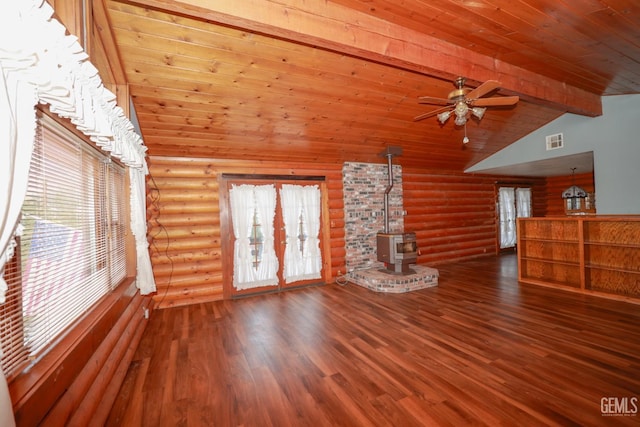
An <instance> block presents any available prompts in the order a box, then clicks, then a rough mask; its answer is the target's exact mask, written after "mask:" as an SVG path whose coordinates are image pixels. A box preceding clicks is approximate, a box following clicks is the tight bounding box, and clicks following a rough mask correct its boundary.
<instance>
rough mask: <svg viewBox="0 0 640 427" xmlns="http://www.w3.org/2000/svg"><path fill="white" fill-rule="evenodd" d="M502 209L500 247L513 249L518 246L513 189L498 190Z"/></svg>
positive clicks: (503, 188) (502, 188)
mask: <svg viewBox="0 0 640 427" xmlns="http://www.w3.org/2000/svg"><path fill="white" fill-rule="evenodd" d="M498 199H499V203H498V204H499V209H500V247H501V248H511V247H513V246H515V244H516V227H515V225H516V223H515V220H516V204H515V191H514V189H513V188H512V187H501V188H500V189H499V190H498Z"/></svg>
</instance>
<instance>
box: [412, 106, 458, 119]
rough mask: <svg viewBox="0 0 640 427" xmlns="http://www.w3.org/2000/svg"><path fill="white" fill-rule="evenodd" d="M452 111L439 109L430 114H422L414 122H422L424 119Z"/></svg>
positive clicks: (447, 108)
mask: <svg viewBox="0 0 640 427" xmlns="http://www.w3.org/2000/svg"><path fill="white" fill-rule="evenodd" d="M450 109H451V107H444V108H438V109H437V110H433V111H429V112H428V113H424V114H420V115H419V116H416V117H414V118H413V121H414V122H417V121H418V120H422V119H426V118H428V117H432V116H435V115H436V114H439V113H442V112H443V111H447V110H450Z"/></svg>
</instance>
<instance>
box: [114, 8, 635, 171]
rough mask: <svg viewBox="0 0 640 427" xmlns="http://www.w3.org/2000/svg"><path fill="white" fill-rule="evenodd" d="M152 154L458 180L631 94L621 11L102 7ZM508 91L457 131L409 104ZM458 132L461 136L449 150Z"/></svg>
mask: <svg viewBox="0 0 640 427" xmlns="http://www.w3.org/2000/svg"><path fill="white" fill-rule="evenodd" d="M104 4H105V7H106V13H105V17H106V21H105V22H108V24H107V26H108V28H104V29H103V30H108V31H110V32H111V33H112V34H113V37H114V40H115V46H116V51H117V55H118V56H119V59H120V61H121V63H122V71H123V73H124V75H125V76H126V79H127V81H128V83H129V90H130V94H131V96H132V99H133V105H134V107H135V110H136V114H137V118H138V121H139V124H140V128H141V131H142V134H143V135H142V136H143V138H144V140H145V142H146V144H147V146H148V147H149V154H150V155H152V156H153V155H162V156H190V157H209V158H219V159H249V160H256V161H260V160H269V161H293V162H330V163H334V162H345V161H362V162H380V161H381V159H380V158H379V153H380V152H382V151H384V149H385V147H386V146H388V145H395V146H401V147H402V148H403V155H402V156H401V157H400V158H398V160H397V161H398V162H399V163H401V164H403V165H406V166H411V167H425V168H438V169H448V170H455V171H461V170H464V169H465V168H466V167H469V166H471V165H472V164H474V163H476V162H478V161H479V160H481V159H483V158H486V157H487V156H489V155H491V154H493V153H495V152H496V151H498V150H500V149H502V148H503V147H505V146H507V145H509V144H511V143H513V142H514V141H516V140H517V139H519V138H521V137H523V136H525V135H527V134H528V133H530V132H532V131H533V130H535V129H537V128H538V127H540V126H542V125H544V124H546V123H548V122H550V121H551V120H553V119H555V118H557V117H558V116H560V115H562V114H563V113H565V112H572V113H576V114H583V115H586V116H591V117H593V116H598V115H599V114H601V112H602V111H601V102H600V97H601V96H606V95H618V94H630V93H640V4H638V3H637V2H636V1H634V0H565V1H560V0H404V1H398V0H318V1H309V0H242V1H240V0H237V1H230V0H182V1H171V0H139V1H133V2H129V1H126V2H125V1H119V0H104ZM458 76H464V77H466V78H467V86H468V87H469V88H473V87H477V86H478V85H480V84H481V83H482V82H484V81H486V80H498V81H500V82H501V83H502V85H501V88H500V89H499V90H497V91H495V92H492V93H490V94H488V95H490V96H494V97H499V96H509V95H518V96H519V97H520V102H519V103H518V104H517V105H516V106H514V107H492V108H489V109H488V110H487V111H486V113H485V115H484V117H483V118H482V119H481V120H476V119H470V120H469V121H468V122H467V125H466V130H465V127H458V126H455V125H454V123H453V120H449V121H448V122H446V123H445V124H440V123H439V121H438V120H437V118H436V117H435V116H433V117H430V118H427V119H424V120H420V121H414V117H416V116H418V115H420V114H423V113H425V112H428V111H431V110H434V109H436V108H440V107H439V106H435V105H427V104H419V103H418V97H420V96H431V97H444V98H446V97H447V94H448V93H449V92H451V91H452V90H454V89H455V87H454V85H453V81H454V80H455V79H456V77H458ZM465 132H466V134H467V136H468V138H469V140H470V142H469V143H468V144H463V143H462V139H463V137H464V135H465Z"/></svg>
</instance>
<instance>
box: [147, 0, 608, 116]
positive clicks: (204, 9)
mask: <svg viewBox="0 0 640 427" xmlns="http://www.w3.org/2000/svg"><path fill="white" fill-rule="evenodd" d="M134 3H136V4H140V5H143V6H146V7H150V8H157V9H161V10H165V11H168V12H173V13H179V14H183V15H186V16H191V17H194V18H198V19H206V20H210V21H213V22H217V23H220V24H225V25H230V26H234V27H238V28H242V29H246V30H249V31H253V32H259V33H263V34H267V35H270V36H274V37H279V38H283V39H286V40H291V41H294V42H298V43H305V44H309V45H313V46H318V47H321V48H325V49H330V50H333V51H336V52H340V53H344V54H348V55H353V56H356V57H360V58H364V59H367V60H371V61H376V62H380V63H384V64H388V65H392V66H395V67H400V68H403V69H407V70H412V71H416V72H419V73H423V74H426V75H429V76H433V77H438V78H443V79H446V80H454V79H455V78H456V77H458V76H465V77H466V78H467V81H468V82H469V83H471V84H472V85H473V83H475V84H480V83H481V82H483V81H485V80H498V81H500V82H501V83H502V93H505V94H509V95H519V96H520V97H521V98H523V99H525V100H527V101H530V102H533V103H536V104H541V105H546V106H549V107H551V108H554V109H557V110H559V111H563V112H565V111H566V112H570V113H574V114H580V115H586V116H591V117H594V116H599V115H601V114H602V102H601V99H600V96H599V95H597V94H594V93H591V92H587V91H585V90H582V89H579V88H576V87H573V86H568V85H566V84H565V83H563V82H560V81H557V80H554V79H550V78H548V77H545V76H542V75H540V74H537V73H533V72H530V71H528V70H526V69H523V68H520V67H516V66H514V65H511V64H508V63H506V62H503V61H500V60H498V59H495V58H492V57H490V56H486V55H481V54H478V53H476V52H474V51H473V50H471V49H467V48H463V47H460V46H457V45H454V44H451V43H448V42H444V41H442V40H439V39H437V38H434V37H430V36H428V35H426V34H424V33H420V32H417V31H414V30H411V29H408V28H405V27H401V26H399V25H396V24H392V23H390V22H388V21H384V20H381V19H379V18H376V17H374V16H370V15H367V14H364V13H361V12H358V11H356V10H353V9H349V8H347V7H344V6H341V5H338V4H335V3H332V2H330V1H327V0H324V1H305V0H242V1H229V0H181V1H174V0H134Z"/></svg>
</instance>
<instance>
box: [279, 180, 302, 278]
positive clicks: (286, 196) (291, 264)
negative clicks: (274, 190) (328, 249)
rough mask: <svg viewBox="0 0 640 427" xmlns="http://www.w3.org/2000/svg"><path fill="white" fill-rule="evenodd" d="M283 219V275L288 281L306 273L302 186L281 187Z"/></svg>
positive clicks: (288, 185) (286, 185)
mask: <svg viewBox="0 0 640 427" xmlns="http://www.w3.org/2000/svg"><path fill="white" fill-rule="evenodd" d="M280 204H281V206H282V219H283V221H284V230H285V233H286V242H287V244H286V246H285V250H284V267H283V276H284V279H285V282H286V283H291V282H293V281H294V280H297V279H296V278H298V277H301V276H303V275H304V263H303V260H302V251H300V240H299V237H298V235H299V234H300V213H301V212H300V211H301V210H302V192H301V191H300V186H297V185H290V184H285V185H283V186H282V187H281V188H280Z"/></svg>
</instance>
